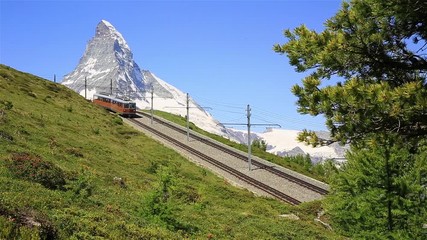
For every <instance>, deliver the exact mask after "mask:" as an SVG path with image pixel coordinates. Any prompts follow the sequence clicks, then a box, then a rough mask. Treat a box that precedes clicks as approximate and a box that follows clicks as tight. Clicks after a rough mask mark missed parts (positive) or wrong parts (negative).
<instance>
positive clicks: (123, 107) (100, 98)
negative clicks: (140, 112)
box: [93, 93, 136, 117]
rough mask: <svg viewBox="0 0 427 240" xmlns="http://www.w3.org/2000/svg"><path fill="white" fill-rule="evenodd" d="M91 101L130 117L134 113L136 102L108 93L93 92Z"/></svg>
mask: <svg viewBox="0 0 427 240" xmlns="http://www.w3.org/2000/svg"><path fill="white" fill-rule="evenodd" d="M93 102H94V103H95V104H97V105H100V106H101V107H103V108H106V109H108V110H110V111H113V112H116V113H118V114H120V115H122V116H126V117H132V116H135V115H136V103H135V102H132V101H128V100H124V99H120V98H116V97H113V96H110V95H108V94H98V93H95V94H94V95H93Z"/></svg>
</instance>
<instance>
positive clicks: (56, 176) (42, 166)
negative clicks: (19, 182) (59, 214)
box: [6, 153, 66, 189]
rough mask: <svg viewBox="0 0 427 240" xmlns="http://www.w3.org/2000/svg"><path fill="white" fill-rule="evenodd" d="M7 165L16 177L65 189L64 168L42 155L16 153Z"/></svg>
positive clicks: (53, 187)
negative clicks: (45, 159) (44, 159)
mask: <svg viewBox="0 0 427 240" xmlns="http://www.w3.org/2000/svg"><path fill="white" fill-rule="evenodd" d="M6 165H7V167H8V169H9V170H10V172H11V173H12V174H13V175H14V176H15V177H18V178H21V179H24V180H28V181H32V182H37V183H40V184H41V185H43V186H44V187H46V188H49V189H63V187H64V185H65V176H66V175H65V173H64V172H63V170H62V169H60V168H59V167H57V166H55V165H54V164H53V163H50V162H47V161H43V160H42V158H41V157H38V156H33V155H30V154H28V153H14V154H12V157H11V159H10V160H9V161H8V162H7V164H6Z"/></svg>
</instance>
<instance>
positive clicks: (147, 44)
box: [0, 0, 341, 131]
mask: <svg viewBox="0 0 427 240" xmlns="http://www.w3.org/2000/svg"><path fill="white" fill-rule="evenodd" d="M340 5H341V1H334V0H311V1H309V0H301V1H296V0H295V1H288V0H277V1H261V0H258V1H257V0H253V1H243V0H241V1H203V0H199V1H196V0H193V1H189V0H187V1H183V0H181V1H178V0H177V1H136V0H133V1H96V0H93V1H77V0H76V1H53V0H49V1H38V0H34V1H30V0H27V1H8V0H0V62H1V63H2V64H5V65H8V66H11V67H14V68H16V69H18V70H21V71H24V72H29V73H32V74H35V75H38V76H40V77H43V78H46V79H53V75H54V74H56V76H57V80H58V81H60V80H62V77H63V76H64V75H65V74H68V73H70V72H71V71H72V70H73V69H74V68H75V67H76V66H77V64H78V62H79V59H80V58H81V56H82V55H83V53H84V50H85V47H86V44H87V42H88V41H89V40H90V39H91V38H92V37H93V36H94V34H95V27H96V25H97V24H98V23H99V22H100V21H101V20H102V19H105V20H107V21H109V22H110V23H111V24H113V25H114V26H115V27H116V29H117V30H118V31H119V32H120V33H121V34H122V35H123V37H124V38H125V40H126V41H127V43H128V45H129V46H130V48H131V50H132V52H133V54H134V60H135V61H136V63H138V65H139V66H140V67H141V68H142V69H146V70H150V71H151V72H153V73H154V74H156V75H157V76H158V77H160V78H162V79H163V80H165V81H166V82H168V83H170V84H172V85H174V86H175V87H177V88H179V89H181V90H182V91H184V92H188V93H189V94H190V96H191V97H192V98H194V99H195V100H196V101H197V102H199V103H200V105H202V106H205V107H210V108H212V110H209V111H210V112H211V114H212V115H213V116H214V117H215V118H217V119H218V120H219V121H221V122H242V123H244V122H245V121H246V117H245V108H246V105H247V104H250V105H251V107H252V122H253V123H277V124H280V125H281V126H282V128H285V129H296V130H300V129H304V128H307V129H314V130H324V129H326V128H325V126H324V119H323V117H316V118H313V117H311V116H306V115H300V114H299V113H297V111H296V105H295V102H296V97H295V96H293V95H292V93H291V92H290V89H291V87H292V86H293V85H294V84H297V83H300V82H301V79H302V78H303V77H304V76H305V75H306V74H303V73H296V72H295V70H294V68H293V67H292V66H290V65H289V63H288V59H287V57H286V56H283V55H279V54H277V53H275V52H274V51H273V50H272V47H273V45H274V44H275V43H284V41H285V38H284V37H283V30H284V29H288V28H290V29H292V28H295V27H297V26H299V25H301V24H305V25H306V26H308V27H309V28H310V29H315V30H318V31H321V30H322V29H323V23H324V22H325V20H326V19H328V18H330V17H332V16H333V15H334V13H336V12H337V10H338V9H339V8H340ZM260 130H261V131H262V129H260Z"/></svg>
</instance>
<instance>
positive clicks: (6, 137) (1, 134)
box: [0, 130, 13, 142]
mask: <svg viewBox="0 0 427 240" xmlns="http://www.w3.org/2000/svg"><path fill="white" fill-rule="evenodd" d="M0 139H4V140H6V141H8V142H13V137H12V136H11V135H10V134H9V133H7V132H5V131H1V130H0Z"/></svg>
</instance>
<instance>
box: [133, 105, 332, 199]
mask: <svg viewBox="0 0 427 240" xmlns="http://www.w3.org/2000/svg"><path fill="white" fill-rule="evenodd" d="M138 113H139V114H141V115H143V116H145V117H151V115H149V114H147V113H144V112H138ZM154 121H156V122H158V123H160V124H163V125H165V126H166V127H169V128H171V129H173V130H175V131H178V132H180V133H183V134H186V133H187V132H186V131H185V130H183V129H182V128H179V127H177V126H175V125H172V124H170V123H168V122H165V121H162V120H161V119H158V118H156V117H154ZM190 137H191V138H193V139H195V140H197V141H200V142H202V143H204V144H206V145H209V146H211V147H214V148H216V149H218V150H220V151H222V152H225V153H227V154H230V155H231V156H233V157H236V158H238V159H241V160H242V161H245V162H247V161H248V158H247V156H246V155H243V154H240V153H238V152H235V151H233V150H231V149H228V148H226V147H224V146H221V145H219V144H217V143H214V142H212V141H209V140H207V139H205V138H203V137H200V136H198V135H195V134H192V133H190ZM252 165H254V166H256V167H258V168H261V169H264V170H266V171H268V172H270V173H272V174H274V175H276V176H278V177H281V178H284V179H286V180H288V181H290V182H293V183H296V184H298V185H300V186H303V187H305V188H307V189H310V190H311V191H314V192H317V193H319V194H321V195H326V194H328V193H329V191H328V190H326V189H324V188H321V187H319V186H316V185H313V184H311V183H309V182H306V181H304V180H302V179H299V178H297V177H295V176H292V175H290V174H288V173H285V172H283V171H280V170H278V169H276V168H274V167H272V166H269V165H267V164H264V163H262V162H260V161H257V160H254V159H252Z"/></svg>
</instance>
